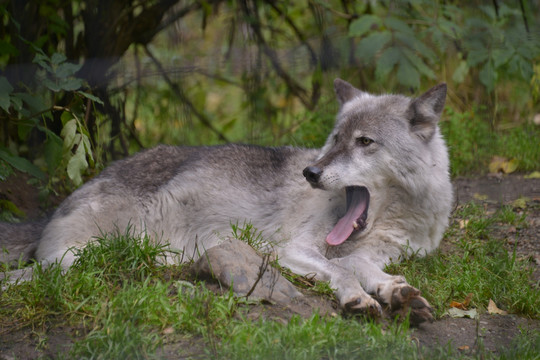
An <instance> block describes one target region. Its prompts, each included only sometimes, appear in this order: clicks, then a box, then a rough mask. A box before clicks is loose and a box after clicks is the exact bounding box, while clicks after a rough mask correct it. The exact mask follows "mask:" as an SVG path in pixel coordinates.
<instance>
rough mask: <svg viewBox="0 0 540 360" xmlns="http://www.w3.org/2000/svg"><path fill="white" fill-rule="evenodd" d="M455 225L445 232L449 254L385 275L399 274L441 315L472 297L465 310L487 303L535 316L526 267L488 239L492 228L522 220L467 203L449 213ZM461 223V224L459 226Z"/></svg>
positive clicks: (538, 297)
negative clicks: (453, 303) (488, 212)
mask: <svg viewBox="0 0 540 360" xmlns="http://www.w3.org/2000/svg"><path fill="white" fill-rule="evenodd" d="M455 218H456V221H455V222H454V224H453V225H452V226H451V227H450V228H449V229H448V231H447V233H446V238H447V241H452V242H453V245H454V246H453V251H452V252H449V253H442V252H441V251H437V252H436V253H435V254H434V255H430V256H427V257H425V258H421V257H416V256H413V257H411V258H409V259H407V260H405V261H404V262H402V263H400V264H392V265H391V266H389V269H388V270H389V271H390V272H393V273H400V274H403V275H405V277H406V278H407V280H408V281H409V282H410V283H411V284H412V285H414V286H417V287H418V288H419V289H420V290H421V291H422V294H423V295H424V296H425V297H426V299H427V300H428V301H429V302H430V303H431V304H432V305H434V306H435V309H436V313H437V315H439V316H440V315H442V313H444V311H446V309H447V308H448V304H449V303H450V301H452V300H456V301H460V300H463V299H464V298H465V297H466V296H467V294H469V293H472V294H473V297H472V302H471V306H473V307H476V308H479V309H480V310H485V309H486V307H487V305H488V301H489V299H492V300H493V301H494V302H495V303H496V304H497V305H498V306H499V307H501V308H503V309H505V310H508V311H509V312H511V313H517V314H522V315H525V316H529V317H534V318H539V317H540V315H539V314H540V289H539V288H538V285H534V286H533V285H532V284H531V279H530V274H531V271H532V268H531V267H530V266H529V264H528V262H527V261H526V260H523V259H521V260H520V259H517V257H516V254H515V252H514V251H512V250H507V249H505V247H504V245H503V244H504V239H497V238H494V237H493V236H492V235H491V230H492V229H493V228H494V226H495V225H496V224H500V223H504V224H506V225H517V226H525V217H524V215H523V214H518V213H517V212H516V211H515V210H513V209H512V208H511V207H503V208H501V209H500V210H498V211H497V212H496V213H495V214H493V215H492V216H486V215H485V214H484V208H483V207H482V206H481V205H478V204H474V203H470V204H468V205H466V206H464V207H463V208H461V209H459V210H458V212H457V213H456V214H455ZM459 220H461V221H459Z"/></svg>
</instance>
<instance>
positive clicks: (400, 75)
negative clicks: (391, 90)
mask: <svg viewBox="0 0 540 360" xmlns="http://www.w3.org/2000/svg"><path fill="white" fill-rule="evenodd" d="M396 75H397V79H398V81H399V83H400V84H402V85H404V86H408V87H412V88H415V89H417V88H418V87H419V86H420V74H419V73H418V71H416V69H415V68H414V66H413V65H412V64H411V62H410V61H409V60H408V59H407V58H406V57H402V58H401V59H400V61H399V64H398V71H397V74H396Z"/></svg>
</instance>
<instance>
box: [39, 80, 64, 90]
mask: <svg viewBox="0 0 540 360" xmlns="http://www.w3.org/2000/svg"><path fill="white" fill-rule="evenodd" d="M42 83H43V85H45V87H46V88H47V89H49V90H51V91H53V92H59V91H60V90H62V89H61V88H60V85H58V84H57V83H56V82H54V81H52V80H51V79H43V81H42Z"/></svg>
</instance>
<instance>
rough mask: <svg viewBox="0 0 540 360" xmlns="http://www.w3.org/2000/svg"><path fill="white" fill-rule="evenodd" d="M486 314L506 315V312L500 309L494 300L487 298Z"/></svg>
mask: <svg viewBox="0 0 540 360" xmlns="http://www.w3.org/2000/svg"><path fill="white" fill-rule="evenodd" d="M487 310H488V314H498V315H507V314H508V313H507V312H506V311H504V310H501V309H499V308H498V307H497V305H495V302H494V301H493V300H491V299H489V303H488V308H487Z"/></svg>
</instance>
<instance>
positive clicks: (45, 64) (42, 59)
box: [32, 49, 53, 73]
mask: <svg viewBox="0 0 540 360" xmlns="http://www.w3.org/2000/svg"><path fill="white" fill-rule="evenodd" d="M40 50H41V49H40ZM50 61H51V59H49V57H48V56H47V55H45V54H42V53H37V54H36V56H34V60H32V62H33V63H36V64H38V65H39V66H41V67H42V68H43V69H45V70H47V71H48V72H50V73H53V69H52V67H51V65H50V64H49V63H50Z"/></svg>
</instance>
